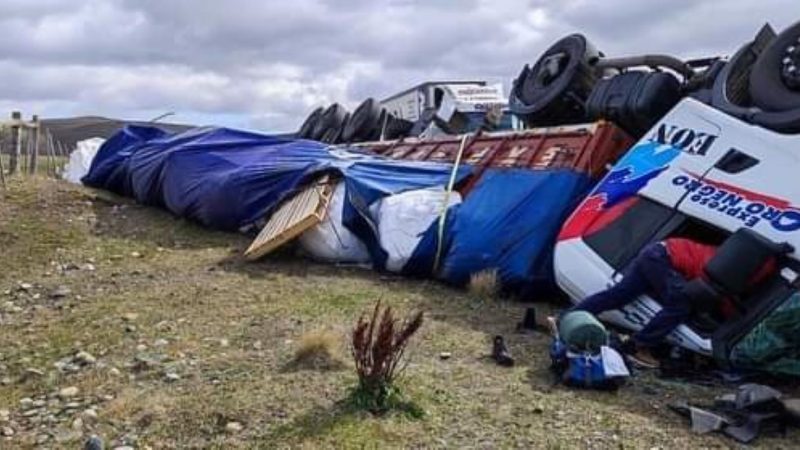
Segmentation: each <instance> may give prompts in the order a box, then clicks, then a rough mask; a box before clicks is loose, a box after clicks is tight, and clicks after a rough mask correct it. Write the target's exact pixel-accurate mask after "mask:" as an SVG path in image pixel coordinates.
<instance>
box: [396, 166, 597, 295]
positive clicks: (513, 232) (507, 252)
mask: <svg viewBox="0 0 800 450" xmlns="http://www.w3.org/2000/svg"><path fill="white" fill-rule="evenodd" d="M590 184H591V180H590V178H589V177H588V176H586V175H583V174H580V173H577V172H575V171H570V170H550V171H531V170H525V169H488V170H486V171H485V172H484V174H483V175H482V176H481V178H480V180H478V182H477V184H476V185H475V186H474V187H473V189H472V190H471V191H470V192H469V194H468V195H467V196H466V198H465V199H464V202H463V203H461V204H460V205H456V206H454V207H452V208H450V210H449V211H448V214H447V220H446V225H445V229H446V231H445V233H444V239H443V243H442V257H441V262H440V267H439V270H438V271H437V273H435V274H433V261H434V259H435V254H436V247H437V240H438V239H437V236H438V224H436V223H434V224H433V225H432V226H431V227H430V228H429V229H428V230H427V231H426V233H425V235H424V236H423V239H422V242H420V244H419V245H418V246H417V248H416V250H415V252H414V255H413V256H412V258H411V260H410V261H409V263H408V264H407V265H406V267H405V268H404V271H405V272H406V273H409V274H415V275H431V274H433V275H435V276H438V277H440V278H442V279H444V280H446V281H447V282H449V283H453V284H456V285H464V284H466V283H467V282H469V278H470V275H471V274H473V273H475V272H479V271H481V270H487V269H488V270H497V274H498V278H499V279H500V280H501V281H502V285H503V286H504V287H505V288H506V289H509V290H512V291H517V292H519V291H529V290H531V289H534V288H542V287H551V285H552V283H553V267H552V260H553V247H554V245H555V241H556V236H557V235H558V231H559V229H560V228H561V225H562V224H563V222H564V220H565V219H566V217H567V216H568V215H569V213H570V212H571V211H572V209H573V208H574V207H575V205H576V204H577V202H578V201H580V199H581V198H583V196H584V195H585V194H586V192H587V191H588V189H589V187H590Z"/></svg>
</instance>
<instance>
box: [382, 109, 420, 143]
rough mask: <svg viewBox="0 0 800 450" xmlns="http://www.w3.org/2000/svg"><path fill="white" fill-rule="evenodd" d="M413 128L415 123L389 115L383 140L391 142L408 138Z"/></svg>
mask: <svg viewBox="0 0 800 450" xmlns="http://www.w3.org/2000/svg"><path fill="white" fill-rule="evenodd" d="M413 126H414V122H409V121H408V120H405V119H399V118H397V117H395V116H393V115H391V114H388V113H387V117H386V130H385V131H384V133H383V138H384V139H386V140H389V141H391V140H394V139H400V138H403V137H406V136H408V133H409V132H410V131H411V127H413Z"/></svg>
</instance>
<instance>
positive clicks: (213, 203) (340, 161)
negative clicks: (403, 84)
mask: <svg viewBox="0 0 800 450" xmlns="http://www.w3.org/2000/svg"><path fill="white" fill-rule="evenodd" d="M470 170H471V169H470V168H469V167H462V168H460V169H459V170H458V174H457V180H461V179H463V178H464V177H466V176H467V175H468V174H469V172H470ZM451 171H452V166H451V165H448V164H440V163H428V162H425V163H420V162H407V161H397V160H391V159H387V158H382V157H377V156H372V155H366V154H359V153H353V152H345V151H335V150H334V151H331V150H329V147H328V146H327V145H325V144H322V143H319V142H314V141H308V140H300V139H291V138H284V137H274V136H266V135H261V134H257V133H250V132H244V131H237V130H231V129H226V128H199V129H194V130H191V131H187V132H184V133H180V134H168V133H165V132H163V131H161V130H159V129H157V128H151V127H138V126H129V127H126V128H125V129H123V130H121V131H120V132H119V133H117V134H116V135H114V136H113V137H112V138H111V139H109V140H108V141H107V142H106V143H105V144H103V146H102V147H101V148H100V150H99V151H98V153H97V156H96V157H95V158H94V160H93V161H92V166H91V168H90V169H89V173H88V174H87V175H86V176H85V177H84V178H83V182H84V184H86V185H88V186H94V187H98V188H103V189H107V190H110V191H113V192H116V193H118V194H121V195H125V196H128V197H133V198H135V199H136V200H137V201H139V202H140V203H143V204H147V205H154V206H161V207H165V208H166V209H168V210H169V211H171V212H172V213H174V214H176V215H178V216H181V217H185V218H188V219H191V220H194V221H197V222H199V223H201V224H203V225H205V226H208V227H211V228H216V229H222V230H238V229H241V228H242V227H246V226H249V225H252V224H254V223H256V222H258V221H260V220H263V218H264V217H265V215H267V214H269V213H270V212H272V211H273V210H274V208H275V207H276V206H278V204H279V203H280V201H281V200H283V199H284V198H287V197H288V196H290V195H291V194H293V193H295V192H297V191H298V189H299V188H300V186H301V185H302V184H303V183H304V182H306V181H310V180H311V179H312V178H314V177H315V175H321V174H322V173H325V172H336V173H339V174H340V175H341V176H342V177H343V178H344V180H345V183H346V186H347V198H348V202H347V204H346V209H345V214H344V225H345V226H347V227H348V228H349V229H351V230H352V231H353V232H354V233H356V235H357V236H358V237H359V238H361V239H362V240H363V241H364V242H365V243H366V244H367V245H368V248H369V250H370V253H371V254H372V255H373V259H374V262H375V263H376V265H377V266H378V267H381V258H382V257H381V254H382V252H381V250H380V249H379V248H376V247H375V246H376V245H377V244H376V243H377V240H376V239H375V236H374V229H375V226H374V224H371V223H370V216H369V211H368V207H369V205H370V204H372V203H373V202H375V201H376V200H378V199H380V198H382V197H385V196H387V195H391V194H394V193H398V192H402V191H406V190H411V189H420V188H426V187H432V186H442V185H445V184H446V183H447V181H448V179H449V178H450V173H451Z"/></svg>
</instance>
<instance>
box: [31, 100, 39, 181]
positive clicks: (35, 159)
mask: <svg viewBox="0 0 800 450" xmlns="http://www.w3.org/2000/svg"><path fill="white" fill-rule="evenodd" d="M33 126H34V127H35V128H34V129H33V149H32V150H31V159H30V163H28V173H30V174H31V175H35V174H36V169H37V168H38V164H39V143H40V142H41V141H40V139H39V137H40V134H41V132H40V130H39V129H40V128H41V123H40V122H39V116H38V115H36V114H34V115H33Z"/></svg>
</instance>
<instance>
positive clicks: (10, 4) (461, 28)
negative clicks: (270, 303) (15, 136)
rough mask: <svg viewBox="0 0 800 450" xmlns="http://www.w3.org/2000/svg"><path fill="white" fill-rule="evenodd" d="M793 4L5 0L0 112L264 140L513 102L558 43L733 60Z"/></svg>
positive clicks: (780, 23) (0, 2)
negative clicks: (335, 108)
mask: <svg viewBox="0 0 800 450" xmlns="http://www.w3.org/2000/svg"><path fill="white" fill-rule="evenodd" d="M795 20H800V6H798V0H718V1H710V0H707V1H701V0H670V1H664V0H639V1H630V0H629V1H621V0H551V1H550V0H532V1H527V2H526V1H523V0H458V1H456V0H441V1H437V0H427V1H423V0H387V1H381V0H364V1H359V0H341V1H335V0H328V1H325V0H281V1H279V0H85V1H81V0H0V30H2V38H0V109H2V111H5V112H3V114H8V111H11V110H12V109H21V110H22V111H24V112H25V113H26V114H31V113H39V114H40V115H42V116H46V117H63V116H72V115H90V114H91V115H106V116H112V117H120V118H130V119H149V118H152V117H154V116H156V115H159V114H161V113H163V112H166V111H174V112H176V113H177V114H176V116H175V117H173V118H172V120H174V121H179V122H186V123H195V124H213V125H226V126H232V127H240V128H250V129H257V130H263V131H286V130H291V129H294V128H296V127H297V126H298V125H299V123H300V122H301V121H302V119H303V118H304V117H305V116H306V115H307V113H308V112H309V111H310V110H311V109H312V108H313V107H314V106H317V105H323V104H328V103H330V102H333V101H338V102H342V103H344V104H345V105H347V106H348V107H351V108H352V107H355V105H357V104H358V102H360V101H361V100H363V99H364V98H366V97H368V96H376V97H379V98H380V97H384V96H387V95H389V94H392V93H394V92H396V91H399V90H401V89H404V88H407V87H410V86H411V85H413V84H416V83H419V82H422V81H427V80H438V79H486V80H489V81H493V82H503V83H504V85H505V86H506V88H507V87H508V86H509V84H510V82H511V80H512V79H513V78H514V77H515V76H516V75H517V73H518V72H519V70H520V69H521V68H522V66H523V65H524V64H525V63H530V62H533V61H535V59H536V58H537V56H538V55H539V53H540V52H541V51H543V50H544V49H545V48H546V47H547V46H548V45H549V44H550V43H552V42H553V41H555V40H557V39H558V38H560V37H561V36H563V35H565V34H568V33H572V32H581V33H583V34H585V35H586V36H587V37H588V38H589V39H590V41H592V42H593V43H594V44H595V46H596V47H598V48H599V49H600V50H602V51H604V52H605V53H606V54H607V55H613V56H623V55H628V54H635V53H641V52H650V53H670V54H673V55H676V56H680V57H699V56H708V55H712V54H731V53H733V52H734V51H735V50H736V49H737V48H738V47H739V46H740V45H741V44H742V43H743V42H745V41H747V40H748V39H750V38H752V36H753V35H754V34H755V33H756V31H757V30H758V28H759V27H760V26H761V25H762V24H763V23H764V22H766V21H769V22H770V23H772V24H773V26H774V27H775V28H776V29H778V30H780V29H782V28H784V27H786V26H788V25H789V24H790V23H792V22H793V21H795Z"/></svg>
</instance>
